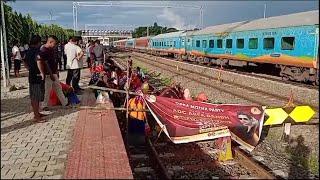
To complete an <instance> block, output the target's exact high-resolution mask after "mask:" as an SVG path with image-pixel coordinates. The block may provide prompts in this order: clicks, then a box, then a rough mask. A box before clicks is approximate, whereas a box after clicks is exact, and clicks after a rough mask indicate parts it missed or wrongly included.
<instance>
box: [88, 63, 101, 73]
mask: <svg viewBox="0 0 320 180" xmlns="http://www.w3.org/2000/svg"><path fill="white" fill-rule="evenodd" d="M90 70H91V72H97V73H99V72H102V71H104V67H103V65H99V66H92V67H91V69H90Z"/></svg>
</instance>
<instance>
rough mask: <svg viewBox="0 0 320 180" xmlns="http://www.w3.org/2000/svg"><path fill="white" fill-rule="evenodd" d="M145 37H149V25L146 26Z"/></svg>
mask: <svg viewBox="0 0 320 180" xmlns="http://www.w3.org/2000/svg"><path fill="white" fill-rule="evenodd" d="M147 37H149V26H147Z"/></svg>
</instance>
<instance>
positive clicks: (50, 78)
mask: <svg viewBox="0 0 320 180" xmlns="http://www.w3.org/2000/svg"><path fill="white" fill-rule="evenodd" d="M69 39H70V41H69V43H68V44H67V43H60V42H59V41H58V38H57V37H56V36H53V35H51V36H49V37H48V38H47V40H46V41H45V42H42V43H41V37H40V36H38V35H33V36H32V37H31V39H30V42H29V44H24V45H20V43H19V42H18V41H17V40H16V41H14V43H13V46H12V49H10V53H8V55H9V57H10V61H9V70H10V69H11V66H12V65H11V62H12V61H13V63H14V73H15V76H16V77H19V76H20V69H21V63H22V62H24V66H25V67H26V69H27V70H28V72H29V74H28V82H29V94H30V100H31V106H32V109H33V113H34V121H35V122H46V121H45V119H43V117H44V116H45V114H42V113H40V112H41V111H42V110H49V108H48V107H49V105H51V106H52V105H58V104H61V105H62V106H69V105H70V104H78V103H79V102H80V101H79V100H78V98H77V96H76V93H78V94H80V93H79V92H80V91H81V90H82V89H81V88H80V87H79V80H80V70H81V68H83V65H82V57H83V54H84V53H83V51H82V49H81V48H80V47H79V45H78V43H79V40H78V39H77V38H75V37H70V38H69ZM62 59H63V61H64V62H62ZM62 64H63V66H64V70H66V69H68V75H67V79H66V84H64V83H62V82H60V81H59V71H61V70H62ZM71 81H72V86H70V83H71ZM40 102H42V108H41V106H40ZM41 109H42V110H41Z"/></svg>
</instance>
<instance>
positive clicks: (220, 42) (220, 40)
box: [217, 39, 222, 48]
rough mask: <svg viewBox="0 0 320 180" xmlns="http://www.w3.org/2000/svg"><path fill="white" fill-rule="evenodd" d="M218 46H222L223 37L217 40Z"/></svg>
mask: <svg viewBox="0 0 320 180" xmlns="http://www.w3.org/2000/svg"><path fill="white" fill-rule="evenodd" d="M217 47H218V48H222V39H218V40H217Z"/></svg>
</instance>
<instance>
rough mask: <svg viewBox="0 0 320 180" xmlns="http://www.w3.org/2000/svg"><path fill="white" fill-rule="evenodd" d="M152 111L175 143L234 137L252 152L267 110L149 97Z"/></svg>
mask: <svg viewBox="0 0 320 180" xmlns="http://www.w3.org/2000/svg"><path fill="white" fill-rule="evenodd" d="M144 99H145V101H146V103H147V105H148V108H149V110H150V112H151V113H152V115H153V116H154V117H155V119H156V121H157V122H158V124H159V125H160V127H161V128H162V129H163V131H164V132H165V134H166V135H167V136H168V137H169V138H170V140H171V141H172V142H174V143H177V144H178V143H188V142H194V141H201V140H208V139H215V138H219V137H226V136H231V137H232V139H233V140H235V141H236V142H238V143H239V144H240V145H242V146H243V147H245V148H246V149H247V150H249V151H252V150H253V148H254V147H255V146H256V145H257V144H258V141H259V139H260V135H261V130H262V125H263V120H264V108H263V107H261V106H249V105H236V104H210V103H204V102H198V101H189V100H181V99H173V98H166V97H160V96H153V95H151V96H149V95H145V96H144Z"/></svg>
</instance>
